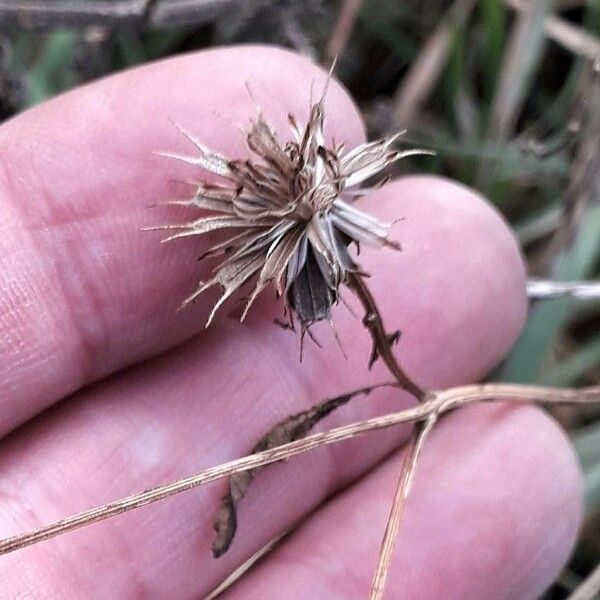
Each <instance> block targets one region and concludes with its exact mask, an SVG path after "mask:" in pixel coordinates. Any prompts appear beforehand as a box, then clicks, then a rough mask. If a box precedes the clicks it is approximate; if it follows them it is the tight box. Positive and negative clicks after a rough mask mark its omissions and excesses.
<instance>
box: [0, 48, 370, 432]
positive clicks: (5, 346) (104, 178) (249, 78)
mask: <svg viewBox="0 0 600 600" xmlns="http://www.w3.org/2000/svg"><path fill="white" fill-rule="evenodd" d="M325 76H326V74H325V73H324V72H323V71H322V70H320V69H319V68H318V67H316V66H315V65H313V64H311V63H310V62H309V61H307V60H306V59H303V58H300V57H299V56H297V55H295V54H293V53H291V52H287V51H283V50H279V49H275V48H268V47H238V48H228V49H219V50H212V51H206V52H201V53H196V54H192V55H188V56H183V57H179V58H175V59H170V60H166V61H162V62H159V63H156V64H152V65H149V66H145V67H142V68H138V69H135V70H131V71H128V72H125V73H122V74H119V75H116V76H113V77H110V78H108V79H105V80H103V81H100V82H98V83H95V84H92V85H89V86H86V87H84V88H81V89H78V90H76V91H74V92H72V93H70V94H67V95H64V96H62V97H59V98H57V99H55V100H53V101H51V102H48V103H46V104H44V105H41V106H39V107H38V108H35V109H33V110H31V111H28V112H26V113H23V114H22V115H20V116H18V117H17V118H15V119H13V120H12V121H10V122H8V123H6V124H4V125H3V126H2V127H1V128H0V149H1V151H0V206H1V209H0V210H1V211H2V222H3V231H2V235H1V236H0V435H1V434H3V433H6V432H7V431H9V430H10V429H12V428H13V427H15V426H16V425H18V424H19V423H22V422H23V421H25V420H26V419H28V418H29V417H31V416H32V415H34V414H36V413H37V412H39V411H40V410H42V409H43V408H45V407H46V406H48V405H50V404H52V403H53V402H55V401H57V400H58V399H60V398H61V397H63V396H65V395H67V394H69V393H71V392H73V391H75V390H77V389H78V388H80V387H82V386H84V385H86V384H88V383H90V382H91V381H94V380H97V379H99V378H101V377H103V376H105V375H106V374H108V373H110V372H113V371H115V370H118V369H120V368H122V367H124V366H126V365H129V364H132V363H135V362H138V361H140V360H142V359H144V358H147V357H149V356H152V355H155V354H157V353H160V352H161V351H163V350H165V349H166V348H169V347H171V346H174V345H176V344H178V343H179V342H181V341H183V340H184V339H186V338H189V337H191V336H193V335H194V334H195V333H197V332H198V331H199V330H201V329H202V327H203V324H204V318H205V315H206V314H207V310H206V309H207V308H208V306H209V304H210V296H209V299H208V300H204V299H203V298H201V299H200V301H199V304H200V307H199V308H197V309H188V310H185V311H181V312H179V313H178V312H177V311H176V309H177V307H178V305H179V304H180V303H181V301H182V300H183V299H184V298H185V297H186V296H187V295H189V293H190V292H191V291H193V290H194V289H195V286H196V285H197V282H198V280H199V279H200V276H201V270H200V268H199V266H198V264H197V262H196V258H197V257H198V255H199V254H200V253H201V252H202V244H203V242H202V241H198V240H191V241H190V240H187V241H186V240H181V241H179V242H178V243H177V244H170V245H168V246H167V247H165V246H162V247H161V246H160V245H159V244H158V239H159V238H158V239H157V237H156V235H152V234H148V233H141V232H140V229H141V228H142V227H144V226H148V225H153V224H154V225H155V224H160V223H165V222H169V220H170V219H176V218H177V216H176V215H174V214H172V213H171V214H170V215H169V214H168V213H167V211H165V210H160V211H150V210H148V206H149V205H150V204H152V203H156V202H160V201H163V200H165V199H167V198H168V197H169V195H172V194H173V189H172V187H173V186H172V185H169V179H172V178H174V177H179V176H180V177H181V178H186V177H189V176H190V173H194V171H190V169H189V167H187V166H181V165H178V164H175V163H174V161H168V160H167V159H164V158H161V157H157V156H155V155H153V154H152V152H153V151H158V150H163V151H164V150H174V151H180V150H185V149H186V148H187V146H186V141H185V140H184V139H183V138H182V136H181V135H180V134H179V133H178V132H177V131H176V129H175V128H174V127H173V125H172V123H170V122H169V120H170V119H173V120H175V121H177V122H178V123H180V124H182V125H183V126H185V127H186V128H187V129H189V130H191V131H193V132H194V133H195V134H196V135H197V136H198V138H200V139H202V140H203V142H205V143H206V144H207V145H208V146H211V147H213V148H215V149H216V150H218V151H221V152H223V153H225V154H227V155H229V156H233V157H239V156H243V155H244V153H245V150H244V147H243V136H242V135H241V134H240V131H239V130H238V129H237V128H236V124H237V123H239V124H246V123H247V122H248V121H249V119H250V118H251V117H253V116H255V114H256V108H255V107H254V106H253V104H252V102H251V101H250V99H249V98H248V93H247V90H246V88H245V83H246V82H250V84H251V86H252V88H253V89H254V90H255V94H256V95H257V99H258V101H259V102H260V104H261V106H262V108H264V111H265V113H266V114H267V115H268V118H269V121H270V122H271V123H272V124H273V126H274V127H275V129H276V130H279V131H285V130H287V126H286V125H285V122H286V118H287V113H288V112H292V113H294V114H295V115H296V116H297V117H298V118H304V117H305V116H306V112H307V109H308V105H309V98H310V91H311V84H312V83H314V84H315V86H316V89H319V86H320V85H322V82H323V81H324V78H325ZM326 110H327V114H328V132H329V135H331V136H332V137H335V139H336V140H338V141H342V140H345V141H347V142H348V143H349V144H355V143H357V142H360V141H362V140H363V138H364V131H363V126H362V123H361V119H360V116H359V114H358V112H357V110H356V108H355V106H354V105H353V103H352V101H351V100H350V98H349V97H348V95H347V94H346V93H345V92H344V91H343V90H342V88H341V87H340V86H339V85H333V86H331V89H330V91H329V93H328V97H327V106H326ZM215 111H219V112H220V113H222V115H223V116H219V115H216V114H215ZM196 173H197V172H196ZM196 173H194V174H196ZM188 193H189V191H188ZM185 217H186V215H182V216H181V218H182V219H185Z"/></svg>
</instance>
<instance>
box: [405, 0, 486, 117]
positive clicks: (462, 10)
mask: <svg viewBox="0 0 600 600" xmlns="http://www.w3.org/2000/svg"><path fill="white" fill-rule="evenodd" d="M474 6H475V1H474V0H456V1H455V2H454V4H453V5H452V6H451V7H450V9H449V10H448V12H447V13H446V15H445V17H444V18H443V19H442V20H441V22H440V24H439V25H438V26H437V28H436V29H435V31H434V32H433V33H432V34H431V36H430V37H429V39H428V40H427V42H426V43H425V45H424V47H423V49H422V50H421V53H420V54H419V56H418V57H417V59H416V60H415V61H414V63H413V64H412V66H411V68H410V70H409V71H408V73H407V74H406V75H405V76H404V78H403V80H402V84H401V85H400V87H399V88H398V89H397V90H396V93H395V94H394V98H393V106H394V109H393V110H394V114H393V122H394V125H395V126H399V127H404V126H405V125H406V124H407V123H409V122H410V121H411V119H412V118H413V116H414V115H415V114H416V112H417V111H418V110H419V107H420V106H421V104H422V103H423V102H424V101H425V100H426V99H427V97H428V96H429V94H430V93H431V92H432V91H433V88H434V87H435V85H436V83H437V81H438V78H439V76H440V75H441V73H442V70H443V68H444V65H445V64H446V61H447V60H448V52H449V50H450V45H451V43H452V36H453V33H454V30H455V29H456V27H458V26H459V25H461V24H463V23H464V22H465V21H466V20H467V19H468V18H469V15H470V14H471V11H472V10H473V7H474Z"/></svg>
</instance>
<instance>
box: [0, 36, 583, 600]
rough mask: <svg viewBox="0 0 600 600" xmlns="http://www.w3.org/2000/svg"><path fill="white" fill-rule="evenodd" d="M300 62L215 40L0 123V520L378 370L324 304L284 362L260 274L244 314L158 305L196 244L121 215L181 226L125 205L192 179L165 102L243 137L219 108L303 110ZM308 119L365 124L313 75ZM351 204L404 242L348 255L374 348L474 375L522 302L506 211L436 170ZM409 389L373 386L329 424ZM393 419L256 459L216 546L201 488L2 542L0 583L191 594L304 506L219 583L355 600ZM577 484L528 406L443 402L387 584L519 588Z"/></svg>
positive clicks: (405, 594)
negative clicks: (333, 331)
mask: <svg viewBox="0 0 600 600" xmlns="http://www.w3.org/2000/svg"><path fill="white" fill-rule="evenodd" d="M323 78H324V74H323V73H322V72H320V71H319V70H318V69H317V68H316V67H314V66H312V65H310V64H309V63H308V62H306V61H305V60H303V59H300V58H298V57H297V56H295V55H293V54H291V53H288V52H283V51H280V50H275V49H272V48H250V47H246V48H232V49H223V50H213V51H209V52H204V53H198V54H194V55H190V56H185V57H180V58H176V59H172V60H168V61H164V62H161V63H157V64H154V65H149V66H146V67H143V68H141V69H136V70H133V71H128V72H125V73H122V74H119V75H116V76H114V77H111V78H109V79H107V80H104V81H101V82H98V83H95V84H92V85H90V86H86V87H84V88H81V89H79V90H76V91H74V92H72V93H70V94H67V95H64V96H62V97H60V98H57V99H55V100H53V101H51V102H48V103H46V104H44V105H41V106H39V107H37V108H35V109H33V110H30V111H28V112H26V113H23V114H22V115H20V116H18V117H17V118H15V119H13V120H12V121H10V122H8V123H5V124H4V125H2V127H0V149H1V152H0V156H1V159H2V160H1V167H0V202H1V203H2V204H1V206H2V228H3V231H2V236H1V237H0V246H1V250H0V262H1V269H0V290H1V291H0V357H1V358H0V360H1V362H0V364H1V365H2V377H0V432H1V433H2V434H5V437H4V438H3V440H2V441H1V442H0V535H1V536H2V537H5V536H8V535H12V534H15V533H18V532H20V531H24V530H28V529H31V528H34V527H36V526H39V525H42V524H44V523H48V522H50V521H53V520H55V519H58V518H61V517H63V516H66V515H68V514H71V513H74V512H78V511H80V510H83V509H86V508H89V507H92V506H95V505H99V504H103V503H105V502H107V501H109V500H112V499H115V498H117V497H120V496H123V495H127V494H130V493H132V492H135V491H138V490H140V489H144V488H148V487H150V486H152V485H155V484H158V483H163V482H166V481H170V480H173V479H177V478H179V477H181V476H184V475H187V474H190V473H193V472H196V471H199V470H201V469H202V468H205V467H208V466H212V465H215V464H218V463H220V462H223V461H225V460H229V459H232V458H235V457H237V456H241V455H243V454H245V453H246V452H247V451H248V450H249V448H250V447H251V446H252V445H253V443H254V442H255V441H256V439H257V438H258V437H259V436H260V435H261V434H262V433H263V432H264V431H265V430H267V429H268V428H269V427H270V426H271V425H273V424H274V423H275V422H276V421H279V420H280V419H282V418H284V417H286V416H287V415H289V414H290V413H293V412H296V411H298V410H302V409H303V408H306V407H308V406H310V405H312V404H314V403H316V402H317V401H319V400H321V399H324V398H326V397H329V396H332V395H336V394H339V393H340V392H343V391H346V390H349V389H353V388H355V387H359V386H361V385H363V384H364V383H365V381H366V380H367V378H368V377H369V378H370V379H374V380H376V381H380V380H382V379H386V378H387V377H386V376H385V370H384V369H383V367H382V366H381V365H376V367H375V368H374V375H373V376H372V377H370V376H369V375H368V372H367V369H366V362H367V359H368V355H369V349H370V339H369V337H368V334H367V333H366V331H365V330H364V328H363V326H362V325H361V322H360V319H356V318H354V317H353V316H352V315H351V314H350V313H349V312H348V311H347V310H345V309H344V308H343V307H340V308H338V309H337V311H336V313H335V322H336V327H337V329H338V331H339V333H340V337H341V339H342V343H343V345H344V348H345V350H346V352H347V354H348V360H344V359H343V357H342V356H341V353H340V352H339V350H338V349H337V347H336V345H335V342H334V341H332V339H331V338H332V337H333V336H331V335H329V332H327V331H326V330H325V331H323V332H322V334H321V335H320V336H319V337H320V341H322V342H323V343H324V348H323V349H322V350H321V349H318V348H313V347H310V348H307V350H308V351H307V352H306V353H305V360H304V363H303V364H299V362H298V344H299V342H298V338H297V337H296V336H294V335H292V334H290V333H289V332H285V331H282V330H280V329H279V328H277V327H275V326H273V325H272V319H273V316H274V314H275V311H276V307H275V305H274V303H273V301H272V299H270V298H269V297H268V296H269V294H268V293H267V294H265V295H263V296H264V297H263V298H262V299H261V302H259V303H257V305H256V306H255V307H253V309H252V310H251V312H250V315H249V318H248V320H247V322H245V323H244V324H243V325H240V324H239V323H238V322H236V321H235V320H234V319H232V318H230V317H228V316H227V314H226V312H227V311H226V310H224V311H223V312H222V314H221V315H220V316H219V317H218V319H217V320H216V321H215V323H214V324H213V325H212V326H211V328H210V329H208V330H206V331H204V330H203V322H204V319H205V318H206V315H207V314H208V311H209V308H210V306H211V303H212V301H213V300H214V297H215V296H214V295H213V296H211V295H210V293H208V294H207V296H206V297H201V298H200V299H199V301H198V303H197V304H196V305H195V306H193V307H188V308H186V309H185V310H183V311H180V312H177V310H176V309H177V307H178V305H179V304H180V302H181V301H182V299H183V298H185V297H186V296H187V295H188V294H189V293H190V292H192V291H193V290H194V289H195V286H196V284H197V281H198V279H200V278H201V276H202V274H203V273H202V268H203V267H202V266H200V265H198V263H197V261H196V258H197V256H198V255H199V254H201V252H202V250H203V248H205V247H206V242H205V241H203V240H199V239H187V240H178V241H176V242H172V243H170V244H167V245H161V244H159V243H158V241H159V239H160V234H156V233H142V232H140V229H141V228H142V227H144V226H148V225H153V224H162V223H168V222H176V221H177V220H178V219H180V220H181V221H184V220H189V216H190V213H189V212H186V211H185V209H177V208H169V209H166V208H160V209H152V210H149V209H148V206H149V205H150V204H154V203H157V202H160V201H162V200H165V199H168V198H169V197H172V196H173V184H172V182H170V180H172V179H173V178H181V179H186V178H188V179H189V178H190V177H201V176H202V174H198V172H197V171H195V170H194V169H192V168H189V167H188V166H186V165H178V164H175V163H174V162H172V161H168V160H166V159H164V158H160V157H157V156H154V155H153V154H152V152H153V151H158V150H168V151H177V150H179V149H181V150H182V151H186V150H187V149H188V146H187V145H186V141H185V140H184V139H182V138H181V136H180V135H179V134H178V132H177V131H176V130H175V128H174V127H173V126H172V125H171V123H170V122H169V119H173V120H175V121H177V122H178V123H180V124H182V125H183V126H185V127H186V128H187V129H189V130H191V131H193V132H194V133H195V134H196V135H197V137H198V138H199V139H201V140H203V141H204V142H205V143H206V144H207V145H209V146H211V147H213V148H215V149H216V150H219V151H222V152H223V153H224V154H226V155H228V156H241V155H243V153H244V152H245V151H244V147H243V137H242V135H241V134H240V132H239V131H238V130H237V129H236V125H235V124H238V123H239V124H242V125H245V124H246V123H248V121H249V119H250V118H251V117H253V116H254V114H255V108H254V107H253V105H252V103H251V102H250V101H249V99H248V96H247V93H246V90H245V86H244V83H245V82H246V81H248V82H250V84H251V86H252V89H253V90H254V92H255V94H256V96H257V100H258V102H259V103H260V105H261V106H262V107H263V109H264V111H265V113H266V115H267V116H268V118H269V120H270V121H271V122H272V123H273V125H274V126H275V127H276V129H278V130H279V131H280V132H281V133H282V134H283V133H284V132H285V131H287V126H286V124H285V120H286V116H287V113H288V112H292V113H294V114H295V115H297V116H298V117H299V118H303V117H305V115H306V109H307V107H308V102H309V93H310V87H311V82H312V81H313V80H315V81H316V83H315V89H316V90H318V89H320V88H319V86H320V84H321V83H322V81H323ZM215 110H216V111H219V112H220V113H222V115H223V116H222V117H220V116H215V114H214V111H215ZM326 114H327V124H328V127H329V134H330V135H332V136H333V137H335V139H336V140H338V141H341V140H346V141H347V143H348V145H349V146H352V145H354V144H356V143H359V142H360V141H362V140H363V139H364V129H363V125H362V123H361V120H360V116H359V114H358V112H357V110H356V109H355V107H354V106H353V105H352V103H351V101H350V100H349V98H348V97H347V95H346V94H345V92H344V91H343V90H342V89H341V88H340V87H339V86H337V85H334V86H332V89H331V90H330V92H329V95H328V98H327V104H326ZM365 202H366V203H367V204H368V205H369V208H370V210H371V211H373V212H374V213H377V214H378V215H379V216H381V217H382V218H386V219H388V220H394V219H398V218H399V217H404V218H405V219H404V220H403V221H401V222H399V223H397V224H396V226H395V237H396V238H397V239H398V240H400V241H401V242H402V245H403V252H402V253H395V252H392V251H385V250H383V251H381V250H380V251H376V252H369V251H367V250H366V249H365V251H364V253H363V254H361V262H362V263H363V264H364V265H365V266H366V267H367V269H368V270H369V271H370V272H371V273H372V274H373V277H372V279H371V281H370V286H371V289H372V291H373V294H374V296H375V297H376V299H377V301H378V303H379V305H380V308H381V311H382V313H383V315H384V318H385V319H386V322H387V324H388V326H389V327H390V328H391V327H399V328H401V329H402V331H403V335H402V338H401V341H400V343H399V345H398V346H397V347H396V348H395V351H396V352H397V355H398V356H399V358H400V361H401V363H402V364H403V366H404V367H405V370H406V372H407V373H409V374H410V375H411V376H413V377H414V379H415V380H416V381H417V382H419V383H421V384H422V385H424V386H425V387H427V388H442V387H448V386H451V385H456V384H459V383H464V382H469V381H474V380H475V379H477V378H478V377H480V376H482V375H484V374H485V373H486V372H487V371H488V370H489V369H490V368H492V367H493V366H494V364H496V363H497V362H498V360H499V359H500V358H501V357H502V355H503V354H504V353H505V352H506V351H507V350H508V348H509V347H510V345H511V344H512V343H513V342H514V340H515V338H516V336H517V335H518V333H519V330H520V328H521V326H522V323H523V319H524V314H525V304H526V299H525V293H524V273H523V265H522V262H521V259H520V257H519V254H518V251H517V248H516V245H515V242H514V240H513V238H512V236H511V234H510V232H509V230H508V229H507V227H506V225H505V224H504V223H503V222H502V220H501V219H500V218H499V217H498V215H497V214H496V213H495V212H494V211H493V210H492V209H491V208H490V207H489V206H488V205H486V204H485V203H484V202H483V201H482V200H481V199H480V198H478V197H477V196H476V195H475V194H474V193H473V192H471V191H469V190H468V189H466V188H464V187H462V186H459V185H456V184H453V183H450V182H448V181H445V180H441V179H436V178H429V177H409V178H404V179H402V180H399V181H397V182H395V183H392V184H390V185H388V186H386V187H385V188H384V189H382V190H379V191H377V192H375V193H374V194H372V195H371V196H370V197H369V198H368V199H366V200H365ZM186 340H188V341H187V342H186V343H185V344H183V345H180V346H178V344H180V343H182V342H184V341H186ZM142 361H145V362H142ZM92 384H93V385H92ZM407 402H408V400H407V399H406V398H404V397H403V398H402V401H401V400H399V395H398V392H397V391H394V390H381V391H380V392H378V393H377V394H374V395H373V396H370V397H368V398H366V399H361V400H355V401H353V403H352V404H350V405H348V406H347V407H344V408H343V409H341V410H340V411H339V414H334V415H332V416H331V417H330V418H329V419H328V422H327V426H335V425H337V424H340V423H342V422H350V421H352V420H356V419H361V418H366V417H368V416H373V415H374V414H380V413H383V412H386V411H391V410H398V409H399V408H402V406H403V404H404V405H406V403H407ZM49 407H51V408H49ZM44 409H47V410H45V412H43V414H41V415H39V416H37V417H35V415H36V414H38V413H40V412H41V411H42V410H44ZM34 417H35V418H34ZM11 431H12V433H9V432H11ZM406 438H407V430H406V429H394V430H390V431H386V432H379V433H377V434H368V435H364V436H361V437H360V438H357V439H353V440H351V441H349V442H344V443H342V444H339V445H335V446H330V447H327V448H320V449H318V450H316V451H313V452H311V453H309V454H306V455H302V456H300V457H297V458H294V459H293V460H291V461H289V462H288V463H287V464H285V465H276V466H274V467H270V468H268V469H267V470H265V471H264V472H263V473H262V474H261V475H260V477H259V479H258V480H257V481H256V483H255V484H254V485H253V486H252V488H251V490H250V491H249V493H248V496H247V497H246V498H245V499H244V501H243V502H242V504H241V506H240V525H239V529H238V534H237V536H236V539H235V540H234V542H233V545H232V547H231V549H230V551H229V552H228V553H227V554H226V555H225V556H224V557H222V558H221V559H219V560H218V561H214V560H213V559H212V557H211V554H210V546H211V543H212V540H213V532H212V529H211V517H212V514H213V513H214V511H215V510H216V508H217V507H218V504H219V498H220V496H221V495H222V493H223V487H222V485H221V484H214V485H211V486H209V487H206V488H202V489H200V490H197V491H193V492H189V493H187V494H184V495H182V496H179V497H176V498H173V499H170V500H167V501H165V502H162V503H160V504H158V505H153V506H151V507H145V508H142V509H139V510H138V511H135V512H134V513H130V514H128V515H124V516H120V517H117V518H115V519H112V520H110V521H105V522H104V523H102V524H98V525H94V526H92V527H90V528H87V529H84V530H81V531H78V532H75V533H72V534H68V535H66V536H64V537H61V538H56V539H54V540H51V541H48V542H44V543H42V544H40V545H37V546H32V547H30V548H27V549H24V550H21V551H18V552H16V553H14V554H11V555H7V556H2V557H0V578H1V580H2V582H3V585H2V589H1V590H0V597H2V598H15V597H24V596H26V595H27V596H29V597H34V598H37V597H44V598H76V597H77V598H96V597H98V598H105V597H113V598H138V597H140V598H141V597H144V598H146V597H151V598H154V597H156V598H162V597H169V598H188V597H201V596H202V595H204V594H206V593H207V592H209V591H210V590H211V589H212V588H214V587H215V586H216V585H217V584H218V583H219V582H220V581H221V580H223V579H224V578H225V577H226V575H227V574H228V573H230V572H231V571H232V570H233V569H234V568H235V567H236V566H237V565H239V564H240V563H241V562H243V560H244V559H245V558H247V557H248V556H250V555H251V554H252V553H253V552H254V551H255V550H257V549H258V548H260V547H261V546H263V545H264V544H265V543H266V542H267V541H268V540H269V539H271V538H272V537H273V536H274V535H276V534H277V533H280V532H281V531H283V530H285V529H286V528H289V527H290V526H292V525H293V524H294V523H296V522H297V521H298V520H299V519H300V518H302V517H306V519H305V520H304V521H303V523H302V524H301V525H300V526H299V528H298V529H297V530H296V531H295V532H294V533H293V534H291V536H289V537H288V538H287V539H286V540H285V541H284V542H283V543H282V545H281V546H279V547H278V548H277V549H275V550H274V551H273V552H272V553H271V554H270V555H269V557H268V558H267V559H266V560H264V561H263V562H261V564H260V565H258V566H256V567H255V568H253V569H252V570H251V571H250V572H249V573H248V574H247V575H246V576H245V577H244V578H243V579H242V581H240V582H239V583H238V584H237V585H236V586H234V587H233V588H232V589H231V590H230V591H229V592H228V593H227V594H226V597H231V598H244V599H249V598H267V597H277V598H299V597H303V596H307V597H310V598H363V597H365V595H366V592H367V590H368V588H369V583H370V579H371V576H372V573H373V570H374V567H375V563H376V559H377V551H378V547H379V543H380V540H381V537H382V533H383V528H384V525H385V520H386V518H387V513H388V510H389V506H390V503H391V499H392V494H393V489H394V485H395V481H396V478H397V476H398V474H399V470H400V462H401V457H400V452H401V451H400V450H398V449H399V448H400V447H401V445H402V443H403V442H404V441H405V440H406ZM384 457H387V458H385V460H384V461H383V462H382V463H380V464H378V463H379V462H380V461H381V460H382V459H384ZM342 488H344V489H343V491H341V492H340V493H339V494H338V495H336V496H335V497H334V498H333V499H329V498H330V497H331V495H332V494H333V493H334V492H336V491H339V490H340V489H342ZM580 488H581V484H580V481H579V475H578V470H577V467H576V463H575V459H574V457H573V455H572V453H571V451H570V449H569V446H568V444H567V442H566V439H565V437H564V436H563V434H562V433H561V431H560V430H559V429H558V428H557V426H556V425H555V424H553V423H552V422H551V421H550V420H549V419H548V417H546V416H545V415H544V414H543V413H542V412H540V411H539V410H537V409H535V408H532V407H521V408H509V407H506V406H504V405H497V406H478V407H472V408H469V409H465V410H462V411H459V412H456V413H454V414H452V415H450V416H449V417H447V418H445V419H444V421H443V422H442V423H441V424H440V425H439V426H438V427H437V428H436V430H435V431H434V432H433V434H432V435H431V437H430V439H429V441H428V443H427V446H426V447H425V450H424V453H423V456H422V459H421V461H420V463H419V467H418V471H417V476H416V481H415V485H414V488H413V491H412V493H411V497H410V500H409V505H408V510H407V514H406V518H405V520H404V522H403V527H402V530H401V534H400V538H399V541H398V547H397V551H396V555H395V558H394V563H393V567H392V571H391V573H390V578H389V583H388V586H389V587H388V590H389V597H390V598H394V597H395V598H403V599H404V598H410V599H412V598H436V599H439V598H475V599H479V598H486V597H493V598H514V599H519V600H521V599H522V598H533V597H535V596H536V595H538V594H539V593H540V592H541V591H542V590H543V589H544V588H545V586H547V585H548V584H549V583H550V582H551V580H552V579H553V577H554V576H555V575H556V573H557V571H558V570H559V568H560V567H561V565H562V564H563V562H564V561H565V559H566V557H567V555H568V552H569V550H570V548H571V546H572V544H573V541H574V537H575V535H576V529H577V526H578V523H579V519H580V513H581V508H580V505H581V489H580ZM311 511H313V512H311ZM309 513H310V514H309ZM307 515H308V516H307Z"/></svg>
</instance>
